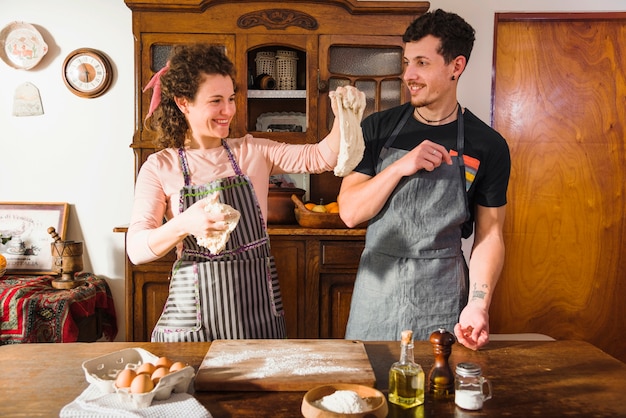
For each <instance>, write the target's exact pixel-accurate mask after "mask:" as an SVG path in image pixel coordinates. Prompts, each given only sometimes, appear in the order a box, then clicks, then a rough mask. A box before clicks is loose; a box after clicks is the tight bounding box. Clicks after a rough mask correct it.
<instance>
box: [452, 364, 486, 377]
mask: <svg viewBox="0 0 626 418" xmlns="http://www.w3.org/2000/svg"><path fill="white" fill-rule="evenodd" d="M480 371H481V370H480V366H479V365H478V364H474V363H459V364H457V365H456V374H458V375H459V376H463V377H470V376H480Z"/></svg>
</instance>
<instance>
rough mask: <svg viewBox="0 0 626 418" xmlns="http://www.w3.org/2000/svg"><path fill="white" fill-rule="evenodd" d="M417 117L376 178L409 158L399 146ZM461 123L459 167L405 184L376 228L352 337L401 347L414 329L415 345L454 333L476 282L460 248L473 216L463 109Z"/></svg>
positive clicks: (354, 306) (353, 309) (362, 268)
mask: <svg viewBox="0 0 626 418" xmlns="http://www.w3.org/2000/svg"><path fill="white" fill-rule="evenodd" d="M412 111H413V107H411V106H409V107H408V108H407V113H406V114H405V115H403V116H404V117H403V118H402V119H401V121H400V123H399V124H398V126H397V127H396V128H395V130H394V132H393V133H392V134H391V136H390V137H389V139H388V140H387V142H386V143H385V146H384V147H383V149H382V151H381V153H380V156H379V162H378V167H377V172H380V171H381V170H383V169H384V168H385V167H387V166H389V165H390V164H392V163H393V162H394V161H397V160H398V159H400V158H401V157H402V156H404V155H405V154H406V153H407V152H408V151H405V150H401V149H397V148H393V147H392V145H393V142H394V140H395V138H396V136H397V135H398V133H399V132H400V129H401V128H402V126H404V124H405V123H406V121H407V120H408V118H409V116H410V115H411V114H412ZM457 123H458V126H459V127H458V133H457V151H458V156H455V157H452V160H453V164H452V165H447V164H442V165H441V166H439V167H438V168H437V169H436V170H434V171H430V172H429V171H426V170H420V171H419V172H417V173H415V174H414V175H412V176H408V177H404V178H403V179H402V180H401V181H400V183H398V186H397V187H396V188H395V190H394V191H393V193H392V194H391V196H390V197H389V199H388V201H387V203H386V204H385V206H384V207H383V208H382V210H381V211H380V212H379V213H378V214H377V215H376V216H375V217H374V218H372V220H371V221H370V223H369V225H368V227H367V234H366V238H365V249H364V251H363V254H362V255H361V262H360V264H359V269H358V272H357V277H356V282H355V285H354V292H353V294H352V302H351V306H350V315H349V319H348V325H347V328H346V336H345V338H347V339H359V340H376V341H378V340H381V341H387V340H398V339H399V338H400V333H401V332H402V330H405V329H411V330H413V335H414V338H415V339H416V340H428V338H429V336H430V334H431V333H432V332H433V331H436V330H437V329H439V328H440V327H443V328H446V329H448V330H450V331H451V330H452V329H453V328H454V325H455V324H456V323H457V322H458V319H459V314H460V313H461V310H462V308H463V306H465V303H466V301H467V294H468V289H467V287H468V281H469V273H468V270H467V265H466V263H465V258H464V257H463V252H462V249H461V226H462V225H463V223H464V222H465V221H466V220H468V219H469V210H468V204H467V194H466V192H465V165H464V163H463V147H464V135H463V115H462V113H461V110H460V106H459V113H458V122H457Z"/></svg>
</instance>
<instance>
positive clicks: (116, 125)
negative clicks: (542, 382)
mask: <svg viewBox="0 0 626 418" xmlns="http://www.w3.org/2000/svg"><path fill="white" fill-rule="evenodd" d="M431 8H433V9H434V8H442V9H445V10H448V11H453V12H455V13H458V14H459V15H461V16H463V17H464V18H465V19H466V20H467V21H468V22H469V23H470V24H472V25H473V26H474V28H475V29H476V30H477V42H476V46H475V49H474V52H473V55H472V58H471V60H470V63H469V68H468V69H467V70H466V72H465V74H464V76H463V78H462V82H461V83H460V97H459V99H460V102H461V103H462V105H464V106H467V107H469V108H471V109H472V111H473V112H474V113H475V114H477V115H478V116H480V117H481V118H483V119H484V120H485V121H487V122H488V121H489V120H490V106H491V104H490V97H491V96H490V95H491V64H492V39H493V20H494V13H495V12H506V11H529V12H534V11H555V12H564V11H565V12H575V11H625V10H626V3H625V2H624V0H595V1H593V2H590V1H588V0H551V1H550V2H546V1H544V0H525V1H519V0H465V1H459V0H432V1H431ZM12 21H23V22H28V23H31V24H33V25H35V27H36V28H37V29H38V30H39V31H40V32H41V33H42V35H43V37H44V39H45V40H46V42H47V43H48V47H49V52H48V54H47V55H46V56H45V57H44V59H43V60H42V61H41V63H39V65H37V66H36V67H34V68H33V69H31V70H29V71H25V70H17V69H14V68H11V67H9V66H8V65H6V64H5V63H4V62H1V61H0V201H24V202H68V203H70V204H71V205H72V208H71V215H70V223H69V228H68V236H67V239H71V240H76V241H83V242H84V245H85V256H84V261H85V270H89V271H92V272H94V273H95V274H97V275H100V276H102V277H104V278H106V279H107V281H108V283H109V285H110V287H111V289H112V292H113V296H114V299H115V303H116V309H117V313H118V328H119V335H118V338H117V340H123V339H124V335H125V318H124V313H123V311H124V305H125V300H124V297H125V289H124V239H123V235H122V234H119V233H114V232H113V228H114V227H115V226H119V225H124V224H126V223H127V222H128V218H129V214H130V209H131V205H132V195H133V170H134V161H133V153H132V151H131V149H130V148H129V145H130V143H131V140H132V134H133V130H134V120H133V117H134V114H133V107H134V79H133V36H132V26H131V25H132V23H131V11H130V9H128V8H127V7H126V5H125V4H124V2H123V0H88V1H86V0H56V1H48V0H20V1H14V0H0V28H3V27H4V26H5V25H7V24H9V23H10V22H12ZM82 47H90V48H96V49H100V50H101V51H103V52H105V53H106V54H107V55H108V56H109V57H110V58H111V61H112V62H113V66H114V72H115V79H114V83H113V85H112V87H111V89H110V90H109V91H108V92H107V93H106V94H105V95H103V96H101V97H99V98H96V99H82V98H79V97H77V96H74V95H73V94H71V93H70V92H69V91H68V90H67V88H66V87H65V85H64V84H63V81H62V79H61V66H62V64H63V60H64V59H65V57H66V56H67V54H69V53H70V52H71V51H73V50H74V49H77V48H82ZM24 82H31V83H33V84H34V85H35V86H37V87H38V88H39V91H40V94H41V99H42V102H43V108H44V113H45V114H44V115H42V116H34V117H14V116H12V108H13V105H12V99H13V93H14V91H15V88H16V87H17V86H19V85H20V84H22V83H24Z"/></svg>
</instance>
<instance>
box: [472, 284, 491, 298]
mask: <svg viewBox="0 0 626 418" xmlns="http://www.w3.org/2000/svg"><path fill="white" fill-rule="evenodd" d="M488 289H489V285H487V284H482V285H481V286H480V289H479V288H478V285H477V284H476V283H474V286H473V289H472V299H483V300H484V299H485V296H487V290H488Z"/></svg>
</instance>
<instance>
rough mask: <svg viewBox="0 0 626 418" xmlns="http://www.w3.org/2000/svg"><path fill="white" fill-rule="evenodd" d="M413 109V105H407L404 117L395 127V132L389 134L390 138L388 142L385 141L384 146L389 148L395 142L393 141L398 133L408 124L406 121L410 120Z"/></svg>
mask: <svg viewBox="0 0 626 418" xmlns="http://www.w3.org/2000/svg"><path fill="white" fill-rule="evenodd" d="M413 109H414V107H413V106H407V107H406V110H405V111H404V114H403V115H402V117H401V118H400V121H399V122H398V124H397V125H396V127H395V129H394V130H393V132H392V133H391V135H390V136H389V139H387V142H385V145H383V148H389V147H390V146H391V144H393V141H395V140H396V137H397V136H398V134H399V133H400V131H401V130H402V128H404V125H406V122H407V121H408V120H409V117H410V116H411V114H412V113H413Z"/></svg>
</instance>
